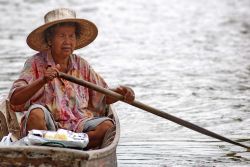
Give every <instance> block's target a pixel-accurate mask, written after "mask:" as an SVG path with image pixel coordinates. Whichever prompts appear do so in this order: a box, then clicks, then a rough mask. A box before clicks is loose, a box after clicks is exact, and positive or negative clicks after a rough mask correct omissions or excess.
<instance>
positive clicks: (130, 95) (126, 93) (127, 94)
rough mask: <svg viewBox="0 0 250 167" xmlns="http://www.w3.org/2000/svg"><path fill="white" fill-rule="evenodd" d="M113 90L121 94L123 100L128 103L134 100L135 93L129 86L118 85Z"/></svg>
mask: <svg viewBox="0 0 250 167" xmlns="http://www.w3.org/2000/svg"><path fill="white" fill-rule="evenodd" d="M114 91H115V92H117V93H119V94H121V95H122V96H123V97H124V101H126V102H128V103H132V102H133V101H134V100H135V93H134V91H133V89H131V88H130V87H127V86H118V87H117V88H116V89H115V90H114Z"/></svg>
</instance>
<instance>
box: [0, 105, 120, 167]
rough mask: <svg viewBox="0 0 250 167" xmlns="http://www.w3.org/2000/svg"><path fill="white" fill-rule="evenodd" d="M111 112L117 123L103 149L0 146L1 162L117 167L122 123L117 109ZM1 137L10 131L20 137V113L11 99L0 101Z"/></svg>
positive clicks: (35, 166) (18, 165)
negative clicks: (120, 123)
mask: <svg viewBox="0 0 250 167" xmlns="http://www.w3.org/2000/svg"><path fill="white" fill-rule="evenodd" d="M109 108H110V109H109V111H108V112H107V114H108V116H109V117H111V118H112V119H113V120H114V121H115V126H114V127H113V128H111V129H110V130H109V131H108V132H107V133H106V135H105V137H104V141H103V144H102V146H101V148H100V149H96V150H87V151H84V150H76V149H69V148H60V147H47V146H0V166H1V167H4V166H6V167H7V166H8V167H10V166H11V167H24V166H29V167H52V166H53V167H54V166H55V167H100V166H103V167H105V166H107V167H114V166H117V156H116V148H117V144H118V141H119V137H120V125H119V120H118V117H117V115H116V112H115V111H114V109H113V108H112V107H109ZM0 111H1V112H0V139H2V137H3V136H6V135H8V133H9V132H11V133H13V134H15V136H17V137H19V136H18V135H19V132H20V127H19V123H18V122H19V121H20V120H18V116H17V115H16V113H15V112H12V111H10V107H9V103H8V101H7V100H2V101H0Z"/></svg>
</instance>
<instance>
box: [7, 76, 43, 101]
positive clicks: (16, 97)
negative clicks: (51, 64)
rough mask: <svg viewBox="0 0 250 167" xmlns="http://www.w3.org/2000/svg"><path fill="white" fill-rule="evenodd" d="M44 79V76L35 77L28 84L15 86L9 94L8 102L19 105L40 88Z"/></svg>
mask: <svg viewBox="0 0 250 167" xmlns="http://www.w3.org/2000/svg"><path fill="white" fill-rule="evenodd" d="M45 83H46V80H45V79H44V78H40V79H37V80H36V81H34V82H33V83H31V84H29V85H25V86H22V87H19V88H16V90H15V91H14V93H13V94H12V96H11V99H10V103H11V104H12V105H21V104H24V103H26V102H27V101H28V100H29V99H30V98H31V97H32V96H33V95H34V94H35V93H36V92H37V91H38V90H39V89H41V88H42V87H43V86H44V84H45Z"/></svg>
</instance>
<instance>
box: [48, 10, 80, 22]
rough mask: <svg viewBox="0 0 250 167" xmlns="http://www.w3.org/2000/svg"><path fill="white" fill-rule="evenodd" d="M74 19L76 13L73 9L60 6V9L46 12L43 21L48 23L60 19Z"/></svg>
mask: <svg viewBox="0 0 250 167" xmlns="http://www.w3.org/2000/svg"><path fill="white" fill-rule="evenodd" d="M72 18H73V19H75V18H76V13H75V11H73V10H70V9H66V8H60V9H55V10H52V11H50V12H48V13H47V14H46V15H45V16H44V22H45V23H49V22H53V21H57V20H62V19H72Z"/></svg>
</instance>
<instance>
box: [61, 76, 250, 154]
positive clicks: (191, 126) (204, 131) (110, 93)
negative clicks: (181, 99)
mask: <svg viewBox="0 0 250 167" xmlns="http://www.w3.org/2000/svg"><path fill="white" fill-rule="evenodd" d="M59 76H60V77H61V78H63V79H65V80H68V81H71V82H73V83H76V84H79V85H82V86H85V87H88V88H91V89H93V90H95V91H98V92H100V93H103V94H105V95H108V96H111V97H113V98H115V99H117V100H120V101H123V102H125V103H127V102H126V101H124V100H123V96H122V95H120V94H118V93H116V92H114V91H111V90H108V89H105V88H102V87H100V86H97V85H95V84H92V83H90V82H87V81H84V80H80V79H77V78H75V77H72V76H70V75H68V74H65V73H59ZM128 104H130V103H128ZM130 105H132V106H135V107H137V108H140V109H142V110H146V111H148V112H150V113H152V114H154V115H157V116H160V117H162V118H165V119H168V120H170V121H172V122H175V123H177V124H179V125H182V126H185V127H187V128H189V129H192V130H194V131H197V132H199V133H202V134H204V135H207V136H210V137H213V138H216V139H219V140H222V141H225V142H228V143H231V144H235V145H238V146H241V147H244V148H247V149H249V147H248V146H246V145H243V144H241V143H238V142H235V141H233V140H230V139H228V138H226V137H223V136H221V135H218V134H216V133H214V132H211V131H209V130H207V129H205V128H202V127H199V126H197V125H195V124H193V123H191V122H188V121H185V120H183V119H180V118H177V117H175V116H173V115H170V114H168V113H166V112H163V111H161V110H158V109H156V108H153V107H150V106H148V105H146V104H143V103H141V102H139V101H136V100H135V101H134V102H133V103H131V104H130Z"/></svg>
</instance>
